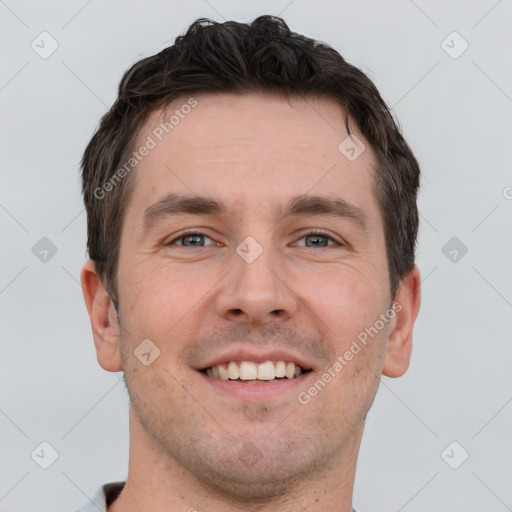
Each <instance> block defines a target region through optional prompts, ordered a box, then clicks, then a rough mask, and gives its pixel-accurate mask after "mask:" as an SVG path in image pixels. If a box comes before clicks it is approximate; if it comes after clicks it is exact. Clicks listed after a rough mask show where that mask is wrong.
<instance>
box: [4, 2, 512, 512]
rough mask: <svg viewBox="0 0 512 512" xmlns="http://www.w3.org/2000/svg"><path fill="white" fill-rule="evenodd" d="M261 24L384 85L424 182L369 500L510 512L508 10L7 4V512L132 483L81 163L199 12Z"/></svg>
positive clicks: (364, 475) (383, 395) (371, 424)
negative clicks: (418, 293) (278, 17)
mask: <svg viewBox="0 0 512 512" xmlns="http://www.w3.org/2000/svg"><path fill="white" fill-rule="evenodd" d="M265 13H271V14H279V13H281V14H282V16H283V17H284V18H285V20H286V21H287V23H288V24H289V26H290V27H291V29H292V30H295V31H298V32H302V33H305V34H306V35H309V36H311V37H314V38H317V39H321V40H324V41H326V42H328V43H329V44H331V45H332V46H334V47H335V48H336V49H337V50H338V51H339V52H340V53H341V54H342V55H343V56H344V57H345V58H346V59H347V60H349V61H350V62H352V63H354V64H355V65H357V66H359V67H361V68H362V69H363V71H365V72H366V73H368V74H369V76H370V78H371V79H372V80H373V81H374V82H375V84H376V85H377V87H378V88H379V89H380V91H381V92H382V94H383V96H384V98H385V100H386V101H387V102H388V104H389V105H390V106H392V107H393V109H394V112H395V113H396V115H397V117H398V119H399V121H400V123H401V125H402V127H403V130H404V134H405V136H406V138H407V140H408V141H409V143H410V144H411V146H412V148H413V150H414V151H415V153H416V155H417V157H418V158H419V161H420V163H421V166H422V171H423V182H422V190H421V196H420V200H419V206H420V211H421V229H420V237H419V251H418V264H419V267H420V270H421V272H422V277H423V302H422V308H421V311H420V315H419V318H418V321H417V324H416V329H415V336H414V351H413V357H412V362H411V366H410V369H409V371H408V372H407V374H406V375H405V376H404V377H402V378H400V379H388V378H384V379H383V380H382V384H381V386H380V389H379V392H378V394H377V397H376V400H375V403H374V406H373V409H372V410H371V412H370V414H369V417H368V421H367V427H366V431H365V436H364V438H363V444H362V448H361V453H360V458H359V463H358V468H357V476H356V485H355V495H354V505H355V507H356V508H357V510H358V511H359V512H374V511H382V512H387V511H390V512H391V511H392V512H399V511H402V510H403V511H405V512H413V511H415V512H433V511H454V512H455V511H458V512H459V511H462V510H464V511H466V512H477V511H478V512H482V511H484V510H485V511H486V512H492V511H496V512H501V511H506V510H512V485H511V484H512V469H511V459H512V437H511V432H512V429H511V420H512V403H511V401H512V386H511V380H512V379H511V375H512V371H511V370H512V358H511V355H512V349H511V331H512V329H511V326H510V319H511V313H512V279H511V261H512V237H511V234H512V232H511V227H512V222H511V220H512V200H511V198H512V188H510V187H512V173H511V165H510V164H511V158H510V153H511V147H512V144H511V142H512V141H511V133H512V132H511V127H510V121H511V120H512V116H511V114H512V73H511V53H510V49H511V48H512V36H511V33H512V30H511V27H512V2H511V1H510V0H502V1H496V0H480V1H462V0H461V1H451V2H447V1H426V0H416V1H415V2H413V1H411V0H400V1H386V2H377V1H373V2H369V1H358V2H355V1H354V2H347V1H340V2H334V1H325V0H324V1H321V0H315V1H305V0H292V1H291V2H290V1H289V0H281V1H276V0H274V1H272V2H271V1H262V2H258V3H256V2H235V1H234V0H208V1H206V0H194V1H190V2H177V1H173V2H171V1H156V0H153V1H148V2H141V1H138V2H134V1H120V0H116V1H109V2H100V1H99V0H92V1H91V0H89V1H84V0H72V1H68V2H64V1H53V2H50V1H46V2H28V1H23V0H16V1H15V0H5V1H0V34H1V36H0V37H1V42H2V44H1V48H2V49H1V59H2V65H1V75H0V106H1V113H2V124H1V133H0V144H1V155H2V156H1V165H2V185H1V189H0V222H1V229H2V243H1V261H0V268H1V273H0V307H1V314H2V319H3V322H2V330H3V336H2V352H1V354H2V355H1V359H0V360H1V363H0V365H1V375H2V377H1V381H2V386H1V387H0V429H1V432H2V436H1V447H0V448H1V454H0V460H1V461H2V468H1V481H0V510H1V511H4V512H5V511H9V512H19V511H26V510H36V509H37V510H39V511H40V512H46V511H52V512H56V511H62V512H68V511H72V510H74V509H75V508H77V507H78V506H79V505H81V504H82V503H83V502H85V501H86V500H87V497H91V496H92V495H93V494H94V492H95V490H96V489H97V487H98V486H99V485H100V484H102V483H105V482H109V481H114V480H121V479H124V478H125V477H126V471H127V464H128V418H127V411H128V396H127V393H126V391H125V390H124V388H123V384H122V381H121V380H120V379H121V377H122V374H121V373H118V374H112V373H108V372H105V371H103V370H102V369H101V368H100V367H99V365H98V364H97V362H96V356H95V351H94V346H93V341H92V336H91V332H90V326H89V319H88V316H87V313H86V309H85V306H84V304H83V299H82V294H81V290H80V285H79V282H78V279H79V272H80V268H81V266H82V264H83V262H84V261H85V258H86V253H85V243H86V235H85V233H86V232H85V222H86V218H85V213H84V211H83V206H82V199H81V195H80V183H79V174H78V163H79V159H80V157H81V154H82V152H83V149H84V147H85V144H86V143H87V141H88V139H89V138H90V136H91V135H92V133H93V130H94V128H95V127H96V125H97V123H98V121H99V118H100V116H101V115H102V114H103V113H104V112H105V111H106V108H107V106H109V105H110V104H111V103H112V102H113V100H114V99H115V96H116V88H117V85H118V82H119V79H120V78H121V75H122V72H123V71H124V70H125V69H126V68H127V67H128V66H130V65H131V64H132V63H133V62H134V61H135V60H138V58H140V57H141V56H146V55H150V54H153V53H155V52H157V51H159V50H160V49H162V48H163V47H164V46H167V45H168V44H170V43H172V41H173V40H174V37H175V36H177V35H178V34H180V33H183V32H184V31H185V30H186V28H187V27H188V25H189V24H190V23H191V22H192V21H193V20H195V19H196V18H199V17H211V18H213V19H215V20H218V21H222V20H223V19H236V20H238V21H249V20H252V19H253V18H254V17H256V16H257V15H260V14H265ZM43 31H47V32H49V33H50V34H51V36H52V37H53V38H54V39H55V40H56V41H57V42H58V44H59V47H58V49H57V50H56V51H55V53H53V54H52V55H51V56H50V57H48V58H47V59H43V58H41V57H40V56H39V55H38V53H36V52H35V51H34V50H33V49H32V48H31V42H32V41H33V40H36V43H37V41H40V39H38V36H39V34H40V33H41V32H43ZM453 31H457V32H458V33H459V34H460V35H461V36H462V38H464V40H465V41H467V43H469V48H468V49H467V50H466V51H465V52H464V53H463V54H462V55H460V56H459V57H458V58H452V57H451V56H450V55H448V53H447V52H446V51H445V49H446V50H448V51H450V52H452V54H454V53H458V52H459V51H460V50H461V49H462V48H463V46H462V45H463V44H464V43H463V41H462V40H461V39H460V38H458V36H451V37H450V38H448V39H447V40H446V38H447V37H448V36H449V35H450V34H451V33H452V32H453ZM454 37H455V38H454ZM444 40H446V42H445V43H444V45H442V41H444ZM39 44H40V46H41V45H42V43H40V42H39ZM47 44H48V43H45V47H46V48H48V47H49V46H46V45H47ZM443 46H444V49H443ZM450 47H451V48H450ZM507 187H509V188H507ZM454 236H455V237H457V238H458V239H459V240H460V241H461V242H462V243H464V244H465V245H466V246H467V248H468V252H467V254H465V255H464V256H463V257H460V258H459V259H458V261H456V262H453V261H450V259H449V258H448V257H446V256H445V255H444V254H443V252H442V248H443V246H444V245H445V244H446V243H447V242H448V240H450V239H451V238H452V237H454ZM42 237H48V238H49V239H50V240H51V241H52V242H53V244H55V246H56V247H57V249H58V251H57V253H56V254H55V255H54V256H53V257H52V258H49V257H48V261H47V262H46V263H45V262H42V261H40V260H39V259H38V258H36V256H35V255H34V254H33V252H32V247H33V246H34V245H35V244H36V243H37V242H38V241H39V240H40V239H41V238H42ZM450 250H451V249H450ZM447 252H448V251H447ZM460 254H461V253H460V252H459V253H458V255H459V256H460ZM42 441H47V442H49V443H50V444H51V445H52V446H53V447H54V448H55V449H56V450H57V452H58V455H59V457H58V459H57V460H56V461H55V463H54V464H53V465H51V466H50V467H49V468H48V469H46V470H44V469H42V468H41V467H39V466H38V465H37V464H36V463H35V462H34V460H33V459H32V458H31V453H32V452H33V451H34V450H35V449H36V448H37V447H38V446H39V444H40V443H41V442H42ZM452 441H457V442H458V443H459V444H460V446H461V447H463V448H459V447H456V449H455V450H454V451H453V452H452V451H451V450H448V455H449V457H448V458H446V457H445V459H446V460H449V461H450V462H451V463H452V464H454V462H457V461H459V460H460V459H459V457H460V454H461V453H462V452H461V450H462V449H464V450H466V451H467V452H468V453H469V458H468V459H467V460H466V461H465V462H464V463H463V464H462V465H461V466H460V467H459V468H458V469H452V468H451V467H449V465H448V464H447V463H446V462H445V460H444V459H443V458H442V456H441V453H442V452H443V450H444V449H445V448H446V447H447V446H448V445H449V444H450V443H451V442H452ZM39 453H40V452H39ZM47 453H48V452H47Z"/></svg>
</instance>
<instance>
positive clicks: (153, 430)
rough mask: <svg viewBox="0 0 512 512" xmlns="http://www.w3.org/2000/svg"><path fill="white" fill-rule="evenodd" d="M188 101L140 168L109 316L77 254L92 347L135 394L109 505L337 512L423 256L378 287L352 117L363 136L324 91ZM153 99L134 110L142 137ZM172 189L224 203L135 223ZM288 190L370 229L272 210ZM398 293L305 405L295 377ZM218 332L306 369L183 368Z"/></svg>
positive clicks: (383, 270) (403, 339)
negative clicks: (250, 241) (235, 389)
mask: <svg viewBox="0 0 512 512" xmlns="http://www.w3.org/2000/svg"><path fill="white" fill-rule="evenodd" d="M187 99H188V98H185V99H180V100H177V101H175V102H174V103H173V104H172V108H171V111H172V110H173V109H174V108H179V106H180V105H183V104H184V103H185V102H186V100H187ZM196 99H197V100H198V105H197V106H196V107H195V108H194V109H193V110H192V111H191V112H190V114H188V115H187V116H185V117H184V119H181V120H180V122H179V125H177V126H176V127H175V128H174V129H173V130H172V132H170V133H169V135H168V136H167V137H165V138H164V140H163V141H162V142H160V143H159V144H158V145H157V146H156V147H155V148H154V149H152V150H151V151H150V152H149V154H148V155H147V156H146V157H145V158H144V159H143V160H142V161H141V162H140V163H139V164H138V166H137V168H136V171H135V174H134V180H135V181H134V188H133V195H132V196H131V198H130V201H129V204H128V206H127V209H126V211H125V222H124V227H123V231H122V237H121V250H120V258H119V267H118V276H117V277H118V289H119V304H120V306H119V316H118V317H117V315H116V312H115V310H114V307H113V305H112V302H111V301H110V298H109V296H108V294H107V293H106V291H105V289H104V287H103V286H102V283H101V280H100V279H99V277H98V275H97V274H96V272H95V268H94V265H93V264H92V262H90V261H89V262H87V263H86V264H85V266H84V268H83V270H82V276H81V278H82V286H83V289H84V296H85V300H86V304H87V308H88V311H89V315H90V318H91V324H92V330H93V335H94V343H95V346H96V350H97V357H98V362H99V364H100V365H101V366H102V367H103V368H104V369H105V370H108V371H113V372H117V371H123V372H124V374H125V378H126V384H127V387H128V391H129V395H130V399H131V404H130V463H129V473H128V478H127V483H126V486H125V488H124V490H123V492H122V493H121V495H120V496H119V498H118V499H117V500H116V501H115V502H114V503H113V504H112V505H111V506H110V508H109V510H111V511H114V512H118V511H123V512H132V511H133V512H135V511H136V510H139V511H140V510H169V511H177V510H190V511H192V510H194V509H195V510H208V511H212V512H216V511H221V510H222V511H238V510H258V511H277V510H279V511H288V510H297V509H299V510H301V509H302V508H301V507H303V509H307V510H313V511H326V510H333V511H334V510H335V511H339V512H348V511H350V510H351V506H352V490H353V484H354V476H355V469H356V462H357V455H358V451H359V447H360V442H361V436H362V434H363V428H364V422H365V418H366V414H367V412H368V410H369V408H370V406H371V404H372V401H373V399H374V397H375V393H376V391H377V388H378V385H379V382H380V376H381V375H382V374H384V375H386V376H389V377H399V376H401V375H402V374H403V373H405V371H406V370H407V368H408V365H409V360H410V354H411V344H412V330H413V324H414V321H415V319H416V316H417V314H418V310H419V306H420V277H419V271H418V269H417V268H416V267H415V268H414V269H413V270H412V271H411V272H410V273H409V274H408V275H407V276H406V277H405V278H404V279H403V280H402V281H401V283H400V287H399V290H398V292H397V294H396V297H390V293H389V275H388V267H387V262H386V251H385V243H384V232H383V223H382V218H381V214H380V211H379V208H378V204H377V202H376V199H375V197H374V194H373V177H372V173H373V171H372V166H374V156H373V154H372V151H371V149H370V147H369V144H368V142H367V141H366V140H365V139H364V137H363V136H362V135H361V134H360V133H359V131H358V129H357V127H356V126H355V123H353V122H351V126H350V128H351V132H352V133H355V134H356V135H357V137H358V138H359V139H360V140H362V141H363V142H364V144H365V146H366V150H365V151H364V152H363V153H362V154H361V155H360V156H359V157H358V158H357V159H356V160H355V161H353V162H350V161H349V160H348V159H347V158H346V157H345V156H344V155H343V154H342V153H341V152H340V151H339V150H338V145H339V143H340V142H341V141H342V140H343V139H345V137H347V131H346V129H345V126H344V113H343V110H342V108H341V107H340V106H339V105H338V104H337V103H335V102H334V101H332V100H330V99H326V98H312V97H311V98H308V99H307V101H305V100H304V99H292V100H290V101H287V100H284V99H280V98H276V97H272V96H267V95H257V94H247V95H243V96H235V95H231V94H220V95H204V96H196ZM163 115H164V114H163V113H162V112H160V111H159V112H155V113H154V114H153V115H152V116H151V118H150V119H149V120H148V121H147V123H146V125H145V126H144V127H143V129H142V130H141V132H140V134H139V137H138V142H139V143H140V145H142V144H143V143H144V141H145V140H146V138H147V136H148V135H151V133H152V131H153V130H154V129H155V128H156V127H157V126H158V125H159V124H160V123H161V122H162V120H163V117H162V116H163ZM138 146H139V144H136V147H138ZM171 192H172V193H176V194H186V195H197V196H207V197H209V198H213V199H216V200H217V201H219V202H222V203H223V204H224V205H225V207H226V213H222V214H215V215H212V214H200V215H197V214H186V215H179V216H172V215H168V216H166V217H164V218H160V220H159V221H158V222H157V223H156V224H155V225H154V227H153V229H151V230H150V231H148V232H144V230H143V215H144V211H145V210H146V209H147V208H148V207H149V206H151V205H152V204H154V203H155V202H156V201H158V200H159V199H161V198H162V197H163V196H165V195H166V194H168V193H171ZM301 194H309V195H315V196H321V197H330V198H333V197H337V198H342V199H344V200H345V201H348V202H350V203H351V204H353V205H356V206H358V207H359V208H360V209H362V210H363V211H364V213H365V215H366V217H367V220H368V225H367V229H366V230H364V229H362V228H361V227H360V226H359V225H358V224H357V223H356V222H354V221H353V220H351V219H348V218H340V217H334V216H327V215H307V216H288V217H282V216H279V215H276V212H275V205H276V204H277V203H283V204H286V202H287V201H288V200H289V199H290V198H291V197H293V196H295V195H301ZM188 228H197V229H198V231H201V233H203V234H204V235H206V237H207V238H202V237H199V241H200V242H204V244H205V245H204V246H199V247H187V246H184V243H185V244H186V243H190V239H183V238H180V236H183V235H182V231H183V230H184V229H188ZM311 229H320V230H322V231H325V232H326V234H327V236H328V237H330V238H327V239H325V238H321V239H320V241H321V242H323V243H328V245H327V246H316V247H315V246H314V247H308V246H306V242H307V241H308V240H309V241H310V242H311V237H309V236H306V235H308V233H309V232H310V231H311ZM248 236H251V237H253V238H254V239H255V240H256V241H257V243H258V244H259V245H260V246H261V248H262V249H263V252H262V254H261V255H260V256H259V257H258V258H257V259H255V260H254V261H253V262H252V263H247V262H246V261H245V260H244V259H243V258H241V257H240V256H239V254H238V253H237V252H236V248H237V246H238V245H239V244H240V243H241V242H242V241H243V240H244V239H245V238H246V237H248ZM314 238H315V236H313V239H314ZM195 240H196V242H197V238H196V239H195ZM328 240H331V241H329V242H328ZM393 299H395V300H396V302H397V303H398V304H400V306H401V309H400V311H399V312H398V313H396V315H395V316H394V318H393V319H392V320H390V321H389V322H388V323H386V325H385V327H384V328H382V329H380V330H379V332H378V334H377V335H375V336H374V337H373V338H371V342H369V343H368V344H367V345H366V346H364V347H363V348H362V350H361V351H360V352H358V353H357V355H354V357H353V359H352V360H351V361H348V362H347V364H346V366H344V367H343V369H342V370H341V371H339V372H337V373H336V374H335V377H333V378H332V379H331V381H330V382H329V383H328V384H327V385H326V386H325V387H324V388H323V389H321V391H319V392H318V393H317V394H316V396H314V397H313V398H312V399H311V401H310V402H309V403H307V404H301V403H300V402H299V401H298V399H297V395H298V393H299V392H301V391H307V390H308V389H309V388H310V387H311V386H312V384H314V382H315V381H316V380H317V379H318V378H321V376H322V375H323V374H324V373H325V372H326V371H327V370H328V368H329V367H332V365H333V363H334V361H336V358H337V356H339V355H343V354H344V353H345V352H346V351H347V350H348V349H349V348H350V346H351V343H352V342H353V341H354V340H356V339H357V336H358V334H360V333H361V332H362V331H364V330H365V328H368V327H370V326H373V325H374V324H375V322H376V320H378V319H379V315H380V314H383V313H384V312H385V311H387V310H389V308H390V306H391V304H392V302H393ZM144 339H150V340H151V341H152V342H153V343H154V344H155V345H156V346H157V347H158V348H159V350H160V356H159V357H158V358H157V359H155V360H154V362H152V363H151V364H150V365H148V366H145V365H143V364H142V363H141V362H140V361H139V360H138V359H137V358H136V357H135V356H134V350H135V349H136V347H137V346H138V345H139V344H140V343H141V341H142V340H144ZM230 347H245V348H247V347H248V348H249V349H251V348H252V349H254V348H256V349H258V350H260V349H262V348H266V347H269V348H276V347H277V348H280V349H289V350H291V351H293V352H294V353H296V354H300V355H301V357H303V359H305V360H306V361H307V362H308V363H309V366H310V368H312V370H313V371H312V372H310V373H309V374H307V375H306V376H305V377H304V378H302V381H301V383H300V385H298V386H296V387H295V388H294V389H293V390H290V391H286V392H282V393H279V394H276V395H275V396H272V397H266V398H264V399H248V400H243V399H241V398H240V397H238V396H232V395H230V394H228V393H226V392H224V391H221V390H219V389H218V388H217V387H215V386H212V385H211V384H210V383H208V382H207V379H206V378H205V377H204V376H202V375H201V374H199V373H198V371H197V370H196V368H198V367H201V365H202V364H205V363H207V362H208V359H210V360H211V358H212V357H215V356H217V355H218V354H219V353H221V352H222V351H226V350H228V349H229V348H230ZM246 385H247V386H248V385H249V384H246ZM249 443H250V444H249ZM247 446H250V447H251V449H253V450H254V448H255V449H256V452H257V453H258V454H259V460H258V461H257V462H256V463H255V464H253V465H252V466H249V465H247V464H246V463H245V462H244V461H243V460H241V458H240V456H239V455H240V450H242V449H243V448H244V447H246V448H247Z"/></svg>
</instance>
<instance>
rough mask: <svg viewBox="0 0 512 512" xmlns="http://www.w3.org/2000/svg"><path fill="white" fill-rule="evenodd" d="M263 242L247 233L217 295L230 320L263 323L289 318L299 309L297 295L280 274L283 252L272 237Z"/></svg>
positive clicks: (261, 237)
mask: <svg viewBox="0 0 512 512" xmlns="http://www.w3.org/2000/svg"><path fill="white" fill-rule="evenodd" d="M260 240H261V242H262V243H260V242H259V241H258V240H256V238H255V237H253V236H247V237H246V238H244V239H243V240H242V242H241V243H240V244H239V245H238V246H237V247H236V250H235V251H234V253H233V255H232V269H233V271H232V272H229V274H228V276H227V279H228V281H227V282H226V284H225V286H224V287H223V289H222V291H221V293H220V296H219V298H218V303H217V305H218V308H219V314H220V315H221V316H223V317H225V318H229V319H230V320H237V321H245V322H247V321H248V322H250V323H261V322H265V321H268V320H270V319H274V320H275V319H276V318H280V319H288V318H290V317H291V316H293V315H294V313H295V310H296V299H295V297H294V294H293V293H292V291H291V290H290V288H289V287H288V286H287V285H286V284H285V283H286V279H285V276H279V273H278V272H279V270H278V269H279V268H280V255H279V253H278V251H277V250H276V249H275V248H273V247H272V243H271V242H272V241H271V239H270V237H268V236H267V237H265V235H261V236H260Z"/></svg>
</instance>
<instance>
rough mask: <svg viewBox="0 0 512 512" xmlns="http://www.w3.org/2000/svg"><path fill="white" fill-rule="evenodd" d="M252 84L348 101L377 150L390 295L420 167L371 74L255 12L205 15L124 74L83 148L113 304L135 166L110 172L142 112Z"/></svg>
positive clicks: (406, 257)
mask: <svg viewBox="0 0 512 512" xmlns="http://www.w3.org/2000/svg"><path fill="white" fill-rule="evenodd" d="M249 92H265V93H270V94H274V95H278V96H284V97H289V96H292V95H300V96H304V95H306V96H313V95H314V96H324V97H328V98H332V99H334V100H336V101H337V102H338V103H339V104H340V105H341V106H342V107H343V108H344V110H345V113H346V117H345V125H346V128H347V131H348V133H350V129H349V126H348V122H349V118H350V119H352V120H354V121H355V123H356V124H357V126H358V128H359V130H360V131H361V133H362V134H363V136H364V137H365V138H366V140H367V141H368V142H369V144H370V145H371V148H372V150H373V152H374V154H375V157H376V161H377V169H376V170H375V171H376V173H375V179H374V188H375V191H374V193H375V196H376V198H377V201H378V204H379V207H380V211H381V214H382V218H383V224H384V234H385V241H386V253H387V261H388V268H389V276H390V290H391V296H392V297H394V296H395V294H396V290H397V289H398V285H399V283H400V280H401V279H402V278H403V277H404V276H405V275H407V273H409V271H410V270H411V269H412V268H413V266H414V253H415V247H416V237H417V231H418V209H417V205H416V197H417V191H418V187H419V177H420V170H419V166H418V162H417V161H416V159H415V157H414V155H413V153H412V151H411V150H410V148H409V146H408V145H407V143H406V142H405V140H404V138H403V137H402V135H401V133H400V129H399V127H398V126H397V124H396V123H395V120H394V118H393V116H392V115H391V113H390V110H389V109H388V107H387V106H386V104H385V102H384V101H383V99H382V98H381V96H380V94H379V92H378V91H377V89H376V87H375V86H374V85H373V83H372V82H371V80H370V79H369V78H368V77H367V76H366V75H365V74H364V73H363V72H362V71H360V70H359V69H358V68H356V67H355V66H353V65H351V64H349V63H348V62H346V61H345V60H344V59H343V57H342V56H341V55H340V54H339V53H338V52H337V51H335V50H334V49H333V48H331V47H330V46H328V45H326V44H325V43H321V42H318V41H315V40H313V39H310V38H308V37H305V36H303V35H300V34H297V33H295V32H291V31H290V29H289V28H288V26H287V25H286V23H285V21H284V20H283V19H281V18H278V17H275V16H260V17H259V18H256V19H255V20H254V21H253V22H252V23H247V24H246V23H238V22H234V21H228V22H225V23H217V22H215V21H212V20H209V19H205V18H201V19H198V20H197V21H195V22H194V23H193V24H192V25H191V26H190V27H189V29H188V30H187V32H186V34H185V35H183V36H179V37H177V38H176V40H175V42H174V44H173V45H172V46H169V47H168V48H166V49H164V50H162V51H161V52H160V53H158V54H156V55H153V56H151V57H147V58H145V59H142V60H140V61H139V62H137V63H135V64H134V65H133V66H132V67H131V68H130V69H129V70H128V71H127V72H126V73H125V74H124V76H123V78H122V80H121V82H120V84H119V92H118V98H117V100H116V101H115V103H114V104H113V105H112V107H111V108H110V110H109V111H108V112H107V113H106V114H105V115H104V116H103V118H102V119H101V122H100V124H99V127H98V129H97V130H96V132H95V134H94V136H93V137H92V139H91V141H90V142H89V144H88V146H87V148H86V150H85V152H84V156H83V159H82V190H83V194H84V202H85V207H86V209H87V236H88V238H87V247H88V251H89V257H90V258H91V260H93V262H94V263H95V265H96V269H97V272H98V274H99V276H100V278H101V279H102V282H103V283H104V285H105V288H106V290H107V291H108V293H109V295H110V297H111V298H112V300H113V301H114V304H116V306H117V302H118V297H117V282H116V273H117V262H118V259H119V248H120V241H121V230H122V226H123V218H124V211H125V208H126V204H127V202H128V199H129V197H130V192H131V186H130V184H131V183H132V182H133V180H132V179H130V178H131V174H132V173H131V174H130V175H128V176H127V178H126V179H121V180H119V183H116V184H113V183H112V180H113V179H114V178H115V177H116V176H117V177H119V175H118V174H116V173H117V172H118V171H119V170H120V166H121V165H123V162H126V160H127V159H129V155H130V152H131V151H132V150H133V143H134V141H135V139H136V137H137V134H138V133H139V131H140V129H141V128H142V126H143V125H144V123H145V122H146V120H147V118H148V116H149V115H150V114H151V113H152V112H154V111H156V110H158V109H160V108H165V107H166V106H168V105H169V103H170V102H171V101H173V100H175V99H177V98H178V97H182V96H186V95H192V94H199V93H234V94H245V93H249ZM109 183H110V186H108V184H109ZM113 185H115V186H113ZM98 191H100V192H98ZM106 191H108V193H106Z"/></svg>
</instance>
